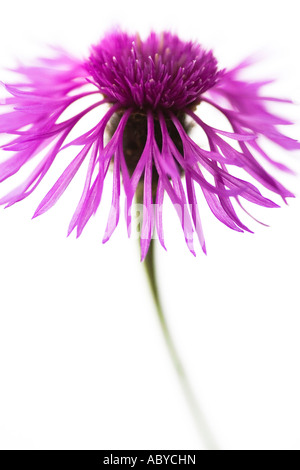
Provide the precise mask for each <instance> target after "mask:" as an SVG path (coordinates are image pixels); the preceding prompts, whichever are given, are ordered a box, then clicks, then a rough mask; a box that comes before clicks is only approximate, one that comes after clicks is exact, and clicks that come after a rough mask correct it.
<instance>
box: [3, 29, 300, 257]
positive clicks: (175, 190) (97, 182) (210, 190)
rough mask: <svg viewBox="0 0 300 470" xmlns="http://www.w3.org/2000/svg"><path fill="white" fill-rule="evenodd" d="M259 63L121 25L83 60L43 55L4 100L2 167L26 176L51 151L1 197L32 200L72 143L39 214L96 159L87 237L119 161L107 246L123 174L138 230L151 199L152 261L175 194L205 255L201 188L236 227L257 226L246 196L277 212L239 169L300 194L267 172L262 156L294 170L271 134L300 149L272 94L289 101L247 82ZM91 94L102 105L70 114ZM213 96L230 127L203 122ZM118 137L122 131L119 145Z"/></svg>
mask: <svg viewBox="0 0 300 470" xmlns="http://www.w3.org/2000/svg"><path fill="white" fill-rule="evenodd" d="M249 65H250V62H249V61H245V62H244V63H242V64H241V65H239V66H238V67H236V68H234V69H232V70H229V71H226V70H225V71H220V70H219V69H218V64H217V61H216V59H215V57H214V55H213V54H212V52H207V51H205V50H204V49H203V48H202V47H201V46H200V45H199V44H196V43H193V42H183V41H181V40H180V39H179V38H178V37H177V36H176V35H173V34H170V33H162V34H160V35H157V34H155V33H151V34H150V35H149V36H148V38H147V39H146V40H145V41H142V40H141V39H140V37H139V36H138V35H135V36H130V35H128V34H126V33H122V32H113V33H110V34H109V35H107V36H106V37H105V38H104V39H103V40H102V41H101V42H100V43H99V44H98V45H96V46H94V47H93V48H92V50H91V54H90V57H89V58H88V59H87V60H84V61H80V60H77V59H75V58H73V57H71V56H69V55H68V54H66V53H65V52H63V51H61V50H58V51H57V52H56V57H55V58H53V59H41V60H40V63H39V64H38V66H34V67H25V66H19V67H18V68H17V69H16V72H17V73H19V74H21V75H22V76H23V77H24V81H23V82H21V83H20V82H18V83H17V84H13V85H4V86H5V88H6V90H7V91H8V92H9V93H10V96H9V97H8V98H7V99H6V100H5V103H4V105H5V106H6V107H7V108H8V109H6V110H5V112H4V113H2V114H1V115H0V132H1V133H7V134H10V135H11V136H12V137H11V140H10V141H9V142H8V143H6V144H5V145H3V146H2V147H3V149H4V150H8V151H13V152H14V154H13V156H11V157H10V158H8V159H7V160H5V161H3V162H2V163H0V181H3V180H6V179H7V178H9V177H11V176H12V175H14V174H16V173H17V172H18V171H19V170H20V169H21V168H22V167H23V166H24V165H25V164H26V163H27V162H29V161H30V160H31V159H32V158H33V157H34V156H36V155H38V154H39V153H40V152H41V151H42V150H43V149H47V151H46V153H45V155H44V156H43V157H42V158H41V159H40V161H39V163H38V164H37V166H36V168H35V169H34V170H33V172H32V173H31V174H30V176H29V177H28V178H27V180H26V181H24V183H22V184H21V185H20V186H18V187H17V188H15V189H14V190H12V191H11V192H10V193H9V194H7V195H6V196H4V197H2V198H1V199H0V203H1V204H5V205H6V206H11V205H12V204H15V203H16V202H18V201H20V200H22V199H24V198H26V197H27V196H29V195H30V194H31V193H32V191H33V190H34V189H35V188H36V187H37V185H38V184H39V183H40V181H41V180H42V179H43V177H44V176H45V175H46V173H47V172H48V170H49V168H50V167H51V165H52V163H53V161H54V159H55V158H56V157H57V155H58V153H59V152H61V151H62V150H63V149H64V148H66V147H70V146H72V147H73V148H74V159H73V160H72V161H71V163H70V164H69V165H68V166H67V167H66V169H65V171H64V172H63V173H62V175H61V176H60V177H59V179H58V180H57V182H56V183H55V184H54V186H53V187H52V188H51V189H50V191H49V192H48V193H47V195H46V196H45V197H44V199H43V200H42V202H41V203H40V205H39V206H38V208H37V210H36V212H35V214H34V217H36V216H38V215H40V214H43V213H44V212H46V211H47V210H48V209H50V208H51V207H52V206H53V205H54V204H55V203H56V201H57V200H58V199H59V198H60V196H61V195H62V194H63V192H64V191H65V190H66V188H67V186H68V185H69V183H70V182H71V180H72V179H73V177H74V176H75V174H76V173H77V171H78V170H79V168H80V166H81V165H82V163H83V161H84V160H85V159H86V158H88V159H89V165H88V170H87V174H86V179H85V183H84V187H83V192H82V194H81V197H80V200H79V202H78V205H77V208H76V210H75V212H74V215H73V217H72V220H71V222H70V226H69V231H68V234H70V233H71V232H72V231H73V230H74V229H75V228H76V229H77V236H79V235H80V234H81V232H82V230H83V228H84V227H85V225H86V223H87V222H88V220H89V219H90V217H91V216H92V215H93V214H95V213H96V211H97V209H98V206H99V204H100V200H101V195H102V189H103V185H104V180H105V177H106V175H107V173H108V170H109V168H110V167H112V168H113V194H112V205H111V211H110V214H109V218H108V223H107V227H106V231H105V235H104V239H103V241H104V242H105V241H107V240H108V239H109V238H110V236H111V235H112V233H113V231H114V230H115V228H116V226H117V224H118V221H119V213H120V190H121V177H122V181H123V186H124V191H125V195H126V219H127V226H128V232H129V233H130V227H131V206H132V202H133V200H134V196H135V195H136V194H139V195H142V198H143V223H142V229H141V248H142V259H144V257H145V256H146V254H147V250H148V248H149V244H150V241H151V237H152V233H153V229H154V227H156V230H157V234H158V238H159V240H160V242H161V244H162V246H164V235H163V224H162V207H163V200H164V197H165V194H167V195H168V197H169V198H170V199H171V201H172V203H173V204H174V207H175V209H176V211H177V213H178V216H179V218H180V222H181V225H182V229H183V233H184V236H185V240H186V243H187V245H188V247H189V249H190V251H191V252H192V253H194V248H193V233H194V232H195V231H196V233H197V235H198V238H199V241H200V244H201V246H202V248H203V250H204V251H205V250H206V248H205V241H204V235H203V230H202V225H201V221H200V215H199V210H198V204H197V200H196V193H195V184H197V185H199V186H200V188H201V190H202V192H203V194H204V197H205V199H206V201H207V204H208V205H209V207H210V209H211V211H212V212H213V214H214V215H215V216H216V218H217V219H219V220H220V221H221V222H222V223H224V224H225V225H227V226H228V227H230V228H231V229H233V230H236V231H239V232H243V231H245V230H246V231H250V230H249V229H248V228H247V227H246V225H244V223H243V222H242V221H241V220H240V219H239V217H238V215H237V213H236V210H235V208H234V205H233V201H234V200H235V201H237V202H238V204H239V205H240V206H241V207H242V203H241V198H243V199H246V200H248V201H250V202H252V203H255V204H258V205H260V206H265V207H277V205H276V204H275V203H274V202H272V201H271V200H270V199H268V198H266V197H265V196H263V195H262V194H261V192H260V191H259V190H258V188H257V187H256V186H254V185H253V184H251V183H250V182H248V181H246V180H244V179H240V178H237V177H236V176H233V174H231V172H230V171H229V168H233V167H239V168H242V169H243V170H245V172H246V173H248V174H249V175H250V176H251V177H252V178H254V179H255V180H257V181H258V182H259V183H260V184H261V185H263V186H264V187H265V188H267V189H269V190H271V191H273V192H274V193H276V194H278V195H280V196H281V197H282V198H283V199H284V200H285V199H286V198H287V197H292V196H293V195H292V194H291V193H290V192H289V191H288V190H287V189H285V188H284V187H283V186H282V185H281V184H280V183H279V182H278V181H277V180H276V179H275V178H274V177H273V176H271V175H270V174H269V173H268V172H267V171H266V170H265V169H264V167H263V166H262V165H261V164H260V163H259V162H258V160H257V158H256V155H260V157H262V158H263V159H265V160H266V161H268V162H271V163H272V164H273V165H274V166H275V167H277V168H278V169H280V170H282V171H288V168H287V167H286V166H284V165H282V164H280V163H277V162H275V161H273V160H272V159H271V157H270V156H269V155H267V153H266V152H265V151H264V149H263V148H262V146H261V142H260V137H261V136H263V137H266V138H268V139H269V140H271V141H273V142H275V143H276V144H278V145H280V146H281V147H283V148H284V149H286V150H293V149H299V148H300V145H299V143H298V142H297V141H295V140H293V139H291V138H289V137H287V136H285V135H284V134H283V133H281V132H280V131H279V130H278V128H277V127H276V126H277V125H283V124H291V123H290V122H289V121H287V120H285V119H282V118H280V117H278V116H276V115H274V114H273V113H271V112H270V111H269V110H268V107H267V104H268V101H270V100H271V101H286V100H280V99H276V98H270V97H264V96H263V95H262V94H261V88H262V87H263V85H265V84H266V83H267V82H261V81H257V82H246V81H243V80H242V79H241V78H240V71H241V70H242V69H243V68H245V67H247V66H249ZM87 85H88V86H89V87H88V89H87ZM86 96H93V97H94V98H95V100H94V103H93V104H91V105H90V106H88V107H86V108H85V109H84V110H83V111H81V112H79V113H77V114H75V115H74V116H72V117H71V118H69V119H63V116H62V115H63V113H64V111H65V110H66V109H67V108H69V107H70V105H71V104H73V103H75V102H77V101H78V100H80V99H81V98H83V97H86ZM203 102H205V103H207V104H208V105H209V106H211V107H213V108H215V109H216V110H218V111H219V112H221V113H222V114H223V115H224V116H225V117H226V119H227V120H228V122H229V124H230V126H231V131H230V132H228V131H225V130H222V129H217V128H215V127H212V126H211V125H208V124H207V123H206V122H205V119H204V118H202V119H200V117H199V116H198V115H197V114H196V112H197V107H198V106H199V105H201V103H203ZM104 105H106V106H108V109H107V110H106V112H105V114H104V116H103V117H102V118H101V119H99V122H97V124H96V125H95V126H94V127H92V128H91V129H90V130H89V131H88V132H86V133H84V134H82V135H79V136H78V137H77V138H75V139H73V140H71V141H70V138H69V134H70V133H71V131H72V129H73V128H74V126H75V125H76V124H77V123H78V122H80V120H81V119H82V118H83V117H84V116H86V115H87V114H88V113H89V112H91V111H92V110H94V109H97V108H99V107H100V106H104ZM191 122H193V124H194V125H195V126H199V127H200V128H201V129H202V131H204V135H205V137H206V142H205V143H204V144H203V143H202V144H201V145H200V144H199V143H197V142H195V141H194V140H192V139H191V137H190V136H189V129H190V127H191ZM106 134H108V135H109V137H110V138H109V140H108V142H107V143H105V135H106ZM233 142H234V144H233ZM75 149H78V150H77V151H75ZM209 175H210V177H209ZM154 202H155V204H153V203H154ZM154 205H155V208H156V210H155V213H153V207H154Z"/></svg>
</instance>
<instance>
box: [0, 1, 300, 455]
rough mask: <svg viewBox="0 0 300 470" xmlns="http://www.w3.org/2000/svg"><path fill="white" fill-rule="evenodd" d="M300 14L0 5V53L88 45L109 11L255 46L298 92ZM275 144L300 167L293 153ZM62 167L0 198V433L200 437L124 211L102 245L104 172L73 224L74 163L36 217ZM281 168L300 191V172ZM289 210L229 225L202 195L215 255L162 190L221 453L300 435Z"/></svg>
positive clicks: (195, 356)
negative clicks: (189, 240)
mask: <svg viewBox="0 0 300 470" xmlns="http://www.w3.org/2000/svg"><path fill="white" fill-rule="evenodd" d="M299 14H300V7H299V2H298V1H296V0H294V1H292V0H286V1H285V2H282V1H276V0H273V1H267V0H263V1H262V0H259V1H257V0H252V1H251V2H246V3H245V2H241V1H235V0H227V1H221V0H219V1H211V2H207V1H205V2H204V1H199V0H198V1H186V2H180V3H176V2H174V1H172V2H170V1H161V0H160V1H156V0H152V1H151V2H141V1H131V0H127V1H126V2H124V1H114V2H107V1H105V2H104V1H103V2H102V1H100V0H98V1H92V0H85V1H84V2H82V1H72V2H71V1H64V0H59V1H57V0H52V1H51V2H41V1H37V0H35V1H33V0H31V1H30V0H27V1H26V2H24V1H11V2H2V3H1V29H0V58H1V62H0V65H1V66H2V67H8V66H12V65H14V64H15V63H16V62H15V60H16V59H17V58H22V59H24V60H25V61H29V60H31V59H32V58H34V57H35V55H36V54H38V53H42V52H44V53H45V48H44V47H43V44H46V43H49V44H52V43H56V44H60V45H62V46H65V47H67V48H68V49H69V50H70V51H72V52H73V53H75V54H78V55H79V56H85V55H86V54H87V53H88V47H89V45H90V44H92V43H95V42H97V40H98V39H100V37H101V36H102V35H103V34H104V33H105V31H107V30H108V29H109V28H110V27H111V26H113V25H116V24H119V25H121V26H123V27H124V28H127V29H129V30H130V31H132V32H135V31H136V30H138V31H140V32H141V34H142V35H143V34H145V33H146V32H147V31H148V30H149V29H150V28H153V29H155V30H157V31H160V30H161V29H171V30H172V31H173V32H177V33H178V34H180V35H181V36H182V37H183V38H186V39H195V40H198V41H199V42H201V43H203V44H204V45H205V46H206V47H211V48H213V49H214V51H215V54H216V56H217V58H218V59H219V62H220V65H221V67H230V66H233V65H235V64H236V63H237V62H238V61H239V60H241V59H242V58H243V57H245V56H247V55H248V54H251V53H253V52H257V51H263V52H264V57H265V58H264V60H263V61H262V62H261V63H260V65H259V66H258V68H257V73H258V74H259V76H260V77H261V76H263V77H270V76H271V78H273V77H274V76H275V77H277V76H278V77H279V78H280V80H279V82H278V83H276V84H274V85H272V86H270V88H269V94H270V93H271V92H273V93H275V94H277V95H281V96H284V97H291V98H293V99H294V100H295V101H298V102H299V103H300V91H299V90H300V87H299V83H300V65H299V64H300V61H299ZM252 74H253V75H252V76H255V73H253V72H252ZM4 75H5V72H4V71H3V76H4ZM279 107H280V108H281V110H282V114H283V115H285V116H289V117H291V118H292V119H294V121H296V125H295V126H294V127H291V128H289V129H286V132H287V133H289V135H290V136H292V137H294V138H297V137H298V138H299V131H300V125H299V124H300V108H299V106H295V107H287V106H281V105H279ZM277 110H278V112H279V113H280V109H278V108H277ZM270 148H271V147H270ZM272 152H273V153H272V156H274V158H276V159H278V160H280V161H284V162H285V163H287V164H288V165H290V166H291V167H293V168H294V169H295V170H298V171H299V170H300V164H299V157H300V154H299V152H298V153H297V152H295V153H293V154H289V153H288V152H286V151H284V150H283V149H279V148H277V147H275V146H273V147H272ZM1 158H3V157H1ZM58 174H59V173H56V172H54V173H51V176H50V177H49V178H48V177H47V178H46V179H45V181H44V182H43V184H41V186H40V187H39V188H38V190H37V191H36V192H35V193H34V194H33V195H32V196H31V197H30V198H28V200H26V201H24V202H22V203H20V204H19V205H16V206H14V207H12V208H10V209H7V210H1V211H0V226H1V230H0V260H1V268H0V308H1V311H0V380H1V384H0V447H1V448H4V449H20V448H22V449H23V448H24V449H48V448H50V449H91V448H93V449H174V450H175V449H197V448H202V444H201V441H200V440H199V437H198V435H197V432H196V429H195V427H194V423H193V420H192V419H191V416H190V414H189V410H188V408H187V406H186V404H185V401H184V397H183V394H182V392H181V389H180V387H179V386H178V382H177V377H176V375H175V373H174V371H173V368H172V364H171V361H170V359H169V357H168V354H167V350H166V348H165V345H164V342H163V338H162V335H161V333H160V330H159V326H158V323H157V320H156V313H155V310H154V307H153V304H152V300H151V297H150V295H149V293H148V287H147V284H146V281H145V279H144V273H143V268H142V266H141V265H140V263H139V259H138V257H139V256H138V249H137V247H136V241H135V240H130V241H128V239H127V236H126V229H125V224H124V221H123V219H122V221H121V223H120V225H119V227H118V229H117V231H116V233H115V234H114V235H113V237H112V239H111V241H110V242H109V243H107V244H106V245H102V243H101V239H102V235H103V231H104V228H105V222H106V217H107V214H108V210H109V205H110V199H111V192H110V191H111V190H110V184H109V183H108V185H107V190H106V192H105V194H104V197H103V200H102V203H101V207H100V210H99V212H98V214H97V217H96V218H94V219H93V220H91V221H90V223H89V224H88V226H87V228H86V230H85V232H84V233H83V235H82V237H81V238H80V239H79V240H76V239H75V237H74V236H72V237H70V238H68V239H67V238H66V230H67V226H68V223H69V220H70V218H71V216H72V211H74V209H75V206H76V204H77V201H78V199H79V196H80V191H81V189H82V185H83V177H84V172H83V173H81V174H80V175H79V176H78V178H77V179H76V181H74V184H73V185H71V186H70V188H69V190H68V192H67V193H66V194H65V195H64V196H63V197H62V198H61V200H60V201H59V202H58V203H57V205H56V206H55V208H53V209H52V210H51V211H49V213H47V214H46V215H44V216H42V217H40V218H37V219H35V220H33V221H31V220H30V219H31V216H32V215H33V212H34V210H35V208H36V207H37V205H38V203H39V202H40V200H41V199H42V197H43V196H44V195H45V194H46V192H47V191H48V189H49V187H50V184H51V183H52V182H54V181H55V179H56V178H57V177H58ZM274 174H275V173H274ZM277 177H279V178H280V177H281V181H282V182H283V183H285V184H286V185H287V186H288V187H289V188H290V189H291V190H293V191H295V193H296V194H298V196H299V195H300V191H299V176H298V177H291V176H286V175H278V174H277ZM10 185H11V183H10V182H9V183H8V185H6V188H7V189H9V188H11V186H10ZM2 191H3V190H2V189H1V194H2ZM264 194H266V195H268V192H267V191H264ZM275 201H276V202H278V203H280V200H279V199H276V198H275ZM299 209H300V198H298V199H297V198H296V199H294V200H291V201H290V202H289V205H288V206H284V207H282V209H272V210H271V209H258V208H256V207H253V208H252V212H253V214H254V215H257V217H258V218H260V219H261V220H263V221H264V222H266V223H268V224H269V225H270V226H271V227H270V228H265V227H262V226H260V225H258V224H256V223H255V222H253V221H251V220H250V222H249V225H250V227H251V228H252V229H254V230H255V232H256V233H255V235H251V234H238V233H234V232H232V231H230V230H229V229H227V228H226V227H224V226H222V225H221V224H220V223H219V222H218V221H216V220H215V219H214V217H213V216H212V215H211V214H210V212H209V210H208V209H207V208H206V207H205V206H204V205H203V209H202V211H201V212H202V218H203V221H204V229H205V234H206V240H207V247H208V256H207V257H205V256H204V255H203V254H201V251H200V247H199V246H197V251H198V256H197V257H196V258H193V256H192V255H190V254H189V252H188V250H187V248H186V247H185V244H184V239H183V236H182V233H181V230H180V227H179V224H178V222H177V219H176V216H175V213H174V211H173V210H172V207H171V205H170V204H168V203H167V204H166V209H165V219H164V220H165V231H166V243H167V248H168V252H167V253H166V252H164V251H163V250H162V249H159V250H158V251H157V255H158V257H157V258H158V259H157V267H158V275H159V282H160V288H161V292H162V297H163V303H164V307H165V311H166V314H167V317H168V320H169V323H170V326H171V329H172V332H173V334H174V337H175V339H176V342H177V345H178V348H179V351H180V353H181V355H182V357H183V361H184V363H185V365H186V368H187V371H188V374H189V376H190V379H191V382H192V383H193V387H194V389H195V391H196V394H197V397H198V399H199V402H200V403H201V406H202V407H203V409H204V411H205V413H206V416H207V418H208V420H209V422H210V424H211V426H212V428H213V429H214V432H215V435H216V438H217V439H218V441H219V445H220V447H221V448H223V449H235V450H237V449H298V450H299V449H300V403H299V396H300V377H299V361H300V341H299V336H300V300H299V266H300V248H299V241H300V211H299ZM244 221H247V217H246V218H244Z"/></svg>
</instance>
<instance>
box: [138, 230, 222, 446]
mask: <svg viewBox="0 0 300 470" xmlns="http://www.w3.org/2000/svg"><path fill="white" fill-rule="evenodd" d="M143 264H144V267H145V269H146V273H147V277H148V280H149V285H150V289H151V292H152V295H153V299H154V303H155V306H156V311H157V314H158V319H159V323H160V326H161V329H162V332H163V335H164V338H165V341H166V344H167V347H168V350H169V353H170V355H171V359H172V362H173V364H174V366H175V369H176V371H177V374H178V377H179V380H180V383H181V386H182V388H183V391H184V394H185V396H186V399H187V402H188V405H189V407H190V410H191V412H192V415H193V417H194V419H195V422H196V425H197V429H198V432H199V434H200V437H201V439H202V441H203V443H204V445H205V448H206V449H207V450H217V445H216V442H215V439H214V437H213V435H212V433H211V431H210V429H209V426H208V424H207V422H206V419H205V416H204V414H203V413H202V411H201V410H200V409H199V406H198V403H197V400H196V398H195V395H194V393H193V390H192V388H191V386H190V383H189V380H188V378H187V375H186V373H185V370H184V367H183V365H182V362H181V360H180V357H179V355H178V352H177V350H176V347H175V344H174V342H173V339H172V336H171V334H170V330H169V327H168V324H167V321H166V318H165V316H164V314H163V310H162V305H161V301H160V296H159V291H158V286H157V281H156V275H155V262H154V240H153V239H152V240H151V243H150V247H149V250H148V253H147V256H146V258H145V260H144V263H143Z"/></svg>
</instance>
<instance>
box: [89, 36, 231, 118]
mask: <svg viewBox="0 0 300 470" xmlns="http://www.w3.org/2000/svg"><path fill="white" fill-rule="evenodd" d="M86 68H87V70H88V71H89V73H90V75H91V76H92V79H93V81H94V83H95V85H96V86H97V87H98V88H99V90H100V92H101V93H102V94H103V95H105V97H106V98H107V99H108V100H109V101H111V102H112V103H119V104H120V105H121V106H123V107H132V108H134V109H136V110H144V111H145V110H147V109H150V110H157V109H161V110H166V109H172V110H173V111H179V110H184V109H185V108H186V107H188V106H191V105H193V104H195V103H197V102H199V100H200V96H201V94H202V93H204V92H205V91H207V90H208V89H209V88H211V87H213V86H214V85H215V84H216V82H217V80H218V78H219V76H220V73H222V72H219V71H218V69H217V61H216V59H215V57H214V56H213V54H212V52H207V51H205V50H204V49H203V48H202V47H201V46H200V45H199V44H196V43H193V42H183V41H181V40H180V39H179V38H178V37H177V36H175V35H172V34H170V33H163V34H161V35H157V34H155V33H151V34H150V35H149V36H148V38H147V39H146V40H145V41H141V39H140V38H139V36H129V35H127V34H125V33H112V34H110V35H108V36H106V38H105V39H103V40H102V41H101V42H100V44H98V45H97V46H94V47H93V49H92V53H91V56H90V58H89V60H88V62H87V63H86Z"/></svg>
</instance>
